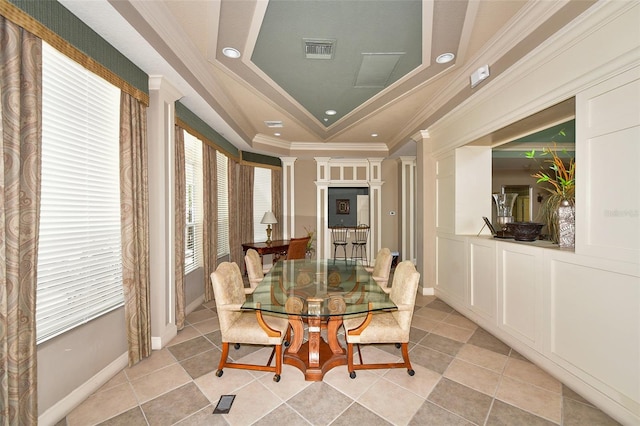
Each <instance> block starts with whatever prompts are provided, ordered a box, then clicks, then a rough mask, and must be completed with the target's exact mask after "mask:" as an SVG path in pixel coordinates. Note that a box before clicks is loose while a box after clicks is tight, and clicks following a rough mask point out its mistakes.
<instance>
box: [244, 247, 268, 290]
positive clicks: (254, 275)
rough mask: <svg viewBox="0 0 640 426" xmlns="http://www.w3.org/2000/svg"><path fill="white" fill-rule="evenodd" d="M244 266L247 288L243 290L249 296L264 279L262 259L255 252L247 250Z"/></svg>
mask: <svg viewBox="0 0 640 426" xmlns="http://www.w3.org/2000/svg"><path fill="white" fill-rule="evenodd" d="M244 264H245V267H246V268H247V275H248V276H249V288H245V289H244V292H245V293H246V294H250V293H253V290H255V288H256V286H257V285H258V284H260V282H261V281H262V279H263V278H264V269H263V267H262V259H261V258H260V255H259V254H258V252H257V251H255V250H254V249H249V250H247V253H246V254H245V255H244Z"/></svg>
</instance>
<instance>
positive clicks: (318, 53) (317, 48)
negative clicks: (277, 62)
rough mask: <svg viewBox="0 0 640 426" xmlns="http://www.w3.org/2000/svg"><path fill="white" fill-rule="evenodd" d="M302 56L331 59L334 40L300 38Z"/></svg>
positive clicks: (334, 44)
mask: <svg viewBox="0 0 640 426" xmlns="http://www.w3.org/2000/svg"><path fill="white" fill-rule="evenodd" d="M302 42H303V44H304V56H305V58H307V59H333V53H334V51H335V46H336V41H335V40H322V39H309V38H305V39H303V40H302Z"/></svg>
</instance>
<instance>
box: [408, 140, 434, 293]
mask: <svg viewBox="0 0 640 426" xmlns="http://www.w3.org/2000/svg"><path fill="white" fill-rule="evenodd" d="M413 140H415V141H416V144H417V148H418V149H417V154H418V155H417V156H416V171H417V179H416V201H417V203H416V211H419V212H422V214H421V215H420V216H419V217H416V235H417V236H418V241H417V244H416V267H417V269H418V272H420V286H421V287H422V294H423V295H425V296H426V295H433V294H434V290H433V288H434V287H435V283H436V236H437V235H436V209H437V202H436V161H435V159H434V157H433V153H432V152H431V148H432V147H431V143H430V141H429V132H428V131H427V130H422V131H420V132H418V134H417V135H415V136H414V137H413Z"/></svg>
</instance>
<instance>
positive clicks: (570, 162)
mask: <svg viewBox="0 0 640 426" xmlns="http://www.w3.org/2000/svg"><path fill="white" fill-rule="evenodd" d="M559 135H563V136H564V130H561V131H560V132H559ZM561 153H562V154H564V155H560V154H561ZM525 155H526V157H527V158H530V159H533V160H536V162H538V164H539V166H540V170H539V171H538V172H536V173H534V174H532V175H531V176H532V177H535V178H537V183H543V184H548V185H547V186H545V187H543V189H544V190H545V191H547V192H549V195H548V196H547V199H546V201H545V202H544V203H543V204H542V207H541V210H540V213H539V217H540V220H542V221H544V223H546V225H547V228H548V232H549V235H550V237H551V239H552V241H553V242H555V243H558V244H560V246H561V247H573V242H574V235H575V219H574V218H575V172H576V163H575V159H574V158H573V157H570V156H569V154H568V153H567V151H566V150H565V149H561V150H558V147H557V145H556V144H555V143H554V144H553V147H545V148H543V150H542V152H541V153H540V154H539V155H538V156H536V151H535V150H531V151H528V152H526V153H525ZM538 158H540V159H541V160H542V161H541V162H540V161H538ZM561 220H562V223H560V222H561ZM561 234H562V235H561Z"/></svg>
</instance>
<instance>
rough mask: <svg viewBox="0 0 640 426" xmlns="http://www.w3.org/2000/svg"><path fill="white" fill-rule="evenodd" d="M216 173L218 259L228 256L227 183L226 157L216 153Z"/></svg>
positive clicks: (227, 162) (227, 166)
mask: <svg viewBox="0 0 640 426" xmlns="http://www.w3.org/2000/svg"><path fill="white" fill-rule="evenodd" d="M216 161H217V173H218V188H217V190H216V191H217V194H218V257H223V256H226V255H228V254H229V251H230V250H229V190H228V189H229V183H228V176H229V175H228V169H229V165H228V164H229V161H228V159H227V156H226V155H224V154H223V153H221V152H219V151H216Z"/></svg>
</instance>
